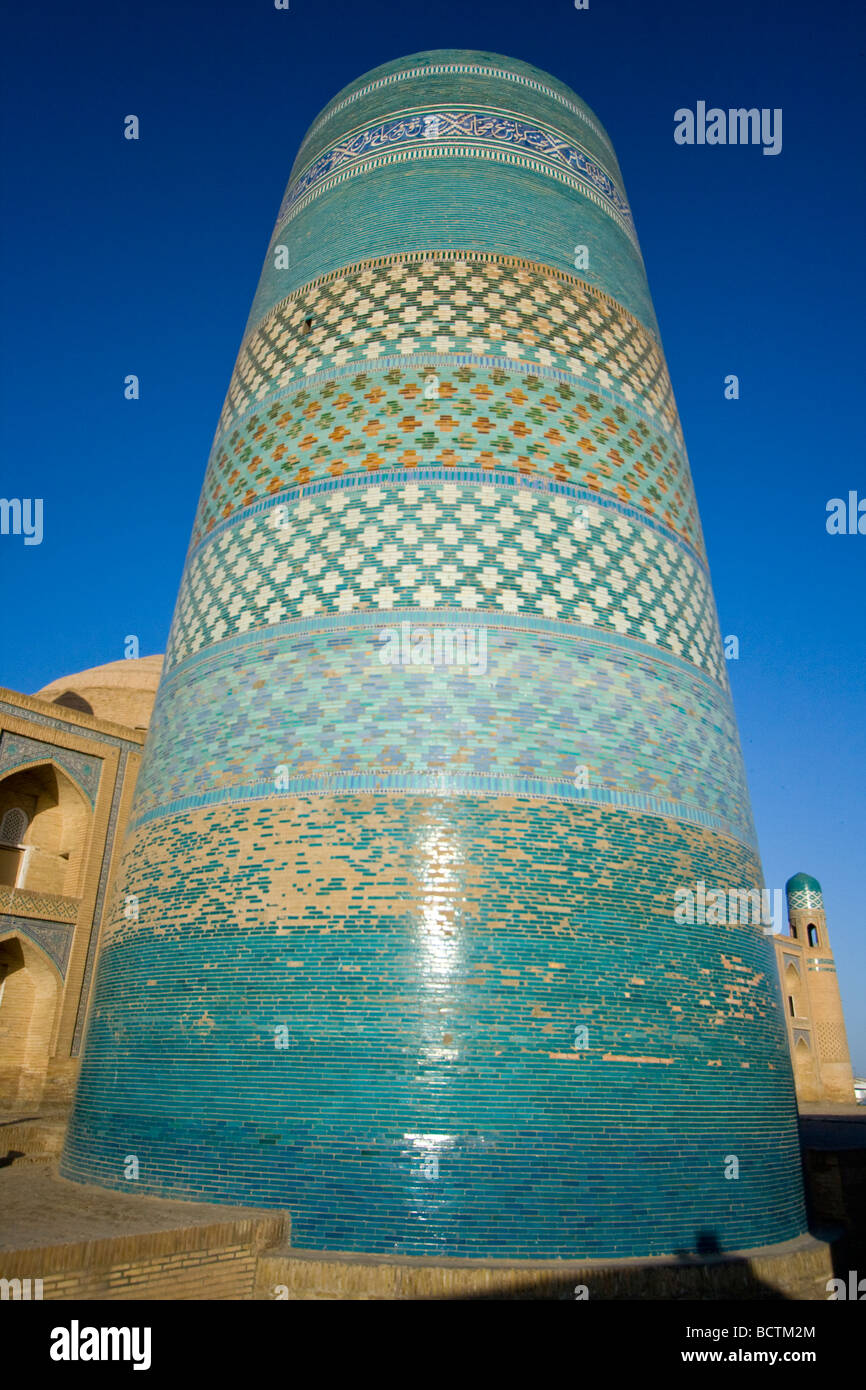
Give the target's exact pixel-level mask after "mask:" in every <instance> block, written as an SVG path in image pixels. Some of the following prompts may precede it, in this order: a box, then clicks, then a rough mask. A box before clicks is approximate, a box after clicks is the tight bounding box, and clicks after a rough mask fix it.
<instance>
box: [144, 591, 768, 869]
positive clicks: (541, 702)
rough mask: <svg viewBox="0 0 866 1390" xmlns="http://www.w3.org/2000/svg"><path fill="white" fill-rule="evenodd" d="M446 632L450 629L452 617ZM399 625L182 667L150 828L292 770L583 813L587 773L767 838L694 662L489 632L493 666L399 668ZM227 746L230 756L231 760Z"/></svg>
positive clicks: (722, 713)
mask: <svg viewBox="0 0 866 1390" xmlns="http://www.w3.org/2000/svg"><path fill="white" fill-rule="evenodd" d="M406 616H408V617H410V618H411V617H413V616H414V615H413V614H411V613H408V614H407V615H406ZM430 618H432V619H433V620H434V624H436V623H438V624H439V625H441V623H442V615H441V613H438V614H431V615H430ZM455 618H456V622H457V623H460V622H461V615H460V614H459V613H458V614H456V615H455ZM394 621H395V620H394V619H393V618H390V617H388V616H387V615H386V616H385V617H384V618H383V617H376V619H375V621H374V622H373V623H372V624H368V625H367V626H365V627H364V628H361V629H357V628H356V629H355V630H343V631H336V632H326V633H322V632H318V633H316V632H312V633H310V634H308V635H305V636H303V637H301V636H296V637H294V639H293V640H291V641H287V640H286V639H285V636H284V635H282V634H280V635H275V636H273V637H269V636H268V635H267V633H266V632H265V633H263V634H262V636H261V637H260V639H259V640H258V641H256V642H253V641H252V640H249V639H251V638H252V637H253V636H255V634H254V633H250V634H248V638H247V640H245V641H244V643H243V645H240V646H237V647H236V648H234V649H233V650H232V651H231V652H224V651H223V650H222V649H213V648H211V649H209V650H208V651H206V652H205V654H204V655H203V656H202V657H201V658H200V659H199V660H198V661H192V662H190V663H188V665H187V666H185V667H183V668H181V669H180V670H179V671H178V672H177V675H176V677H175V679H174V680H170V681H168V682H166V683H165V684H164V686H163V690H162V693H161V695H160V699H159V701H158V703H157V706H156V709H155V711H154V716H153V719H152V721H151V726H150V732H149V735H148V742H147V749H146V752H145V757H144V762H143V765H142V769H141V772H140V774H139V780H138V792H137V798H136V814H137V816H138V817H139V818H141V817H142V816H144V815H152V814H154V813H156V812H159V813H160V814H166V812H167V811H169V810H171V809H173V808H174V803H176V802H179V801H184V803H185V804H188V799H191V800H192V801H193V802H194V801H196V800H200V799H201V798H203V797H206V796H208V795H211V794H214V793H217V794H218V795H219V796H221V797H223V798H225V797H228V796H232V797H238V798H241V799H242V798H244V797H248V796H251V795H259V796H261V795H266V796H273V795H274V794H275V770H276V769H277V768H278V767H282V768H284V769H285V775H286V776H287V777H288V778H289V784H290V785H291V784H292V781H293V779H305V780H306V781H307V782H308V783H310V782H316V783H318V785H319V786H320V789H322V790H327V789H329V788H330V787H333V785H334V779H335V778H337V777H340V778H341V779H343V780H344V781H346V780H347V779H350V778H352V779H357V778H361V777H367V778H370V777H391V778H393V777H394V776H395V775H401V776H405V775H406V774H411V775H413V776H414V777H417V776H418V775H419V774H425V775H427V777H428V780H429V785H431V786H434V787H435V786H441V785H442V779H443V777H444V778H452V777H459V778H460V779H461V786H463V787H464V788H466V789H467V790H468V789H471V787H472V785H473V782H476V783H478V785H479V786H480V787H483V786H486V785H487V783H488V781H489V779H490V778H495V779H497V785H500V786H502V787H503V788H504V789H506V790H508V791H510V793H511V794H512V795H514V794H517V791H518V785H519V784H520V783H522V782H528V783H529V784H530V785H531V787H532V790H533V792H534V793H535V794H536V795H543V794H550V795H553V796H559V797H563V798H568V797H569V796H570V795H571V794H572V788H573V786H574V781H575V767H576V765H578V764H580V765H584V766H586V767H587V769H588V778H589V784H590V788H591V789H593V791H598V790H601V791H602V792H604V791H605V789H612V790H615V791H617V792H619V793H638V794H641V795H644V796H647V797H652V798H654V799H655V800H657V801H658V800H665V801H671V802H677V803H681V804H680V806H679V807H678V813H679V814H680V815H682V816H687V815H688V814H689V812H690V810H691V812H692V813H693V816H694V818H696V819H697V818H698V817H699V816H700V815H703V816H705V817H710V818H712V821H713V823H714V824H716V825H717V827H719V828H722V829H724V830H725V832H726V833H728V834H732V835H735V836H736V837H737V838H738V839H741V840H744V841H745V842H746V843H752V842H753V841H754V829H753V826H752V822H751V812H750V810H749V800H748V793H747V790H746V781H745V774H744V771H743V766H742V762H741V760H740V759H739V758H738V757H735V756H732V755H731V750H732V749H735V748H736V726H735V722H734V717H733V712H732V710H731V706H730V701H729V699H728V697H727V693H726V692H725V691H722V690H720V689H719V688H718V687H717V686H715V685H714V684H712V683H710V682H708V681H707V680H706V679H704V678H702V677H700V676H698V675H697V673H695V672H694V671H692V670H690V669H689V667H688V666H686V665H685V664H684V663H683V664H682V665H676V666H671V665H667V664H664V663H662V662H660V661H659V660H658V658H657V657H656V655H655V654H654V653H653V652H652V651H651V650H650V649H648V648H645V649H644V651H643V652H642V653H636V652H635V651H633V650H632V648H631V644H629V646H628V647H627V648H625V647H621V646H610V645H607V644H605V643H604V642H603V641H599V640H597V639H595V638H594V637H593V636H592V635H590V636H586V637H583V638H582V639H581V638H579V637H578V636H577V635H574V636H571V637H562V636H556V635H553V634H551V635H549V636H546V637H544V636H541V635H540V634H538V633H536V632H526V631H520V630H508V629H506V630H497V629H496V628H495V627H488V626H486V625H485V627H484V648H483V651H484V662H483V669H479V670H474V671H471V672H468V671H466V670H465V668H460V667H455V668H453V669H452V670H451V671H450V672H447V673H446V672H443V671H441V670H438V669H436V668H434V667H432V666H427V667H417V666H416V667H412V666H402V665H386V664H383V662H382V660H381V653H382V648H383V642H382V637H381V634H382V631H383V624H384V625H390V624H392V623H393V622H394ZM426 621H429V618H428V619H426ZM475 621H476V623H478V624H479V625H480V624H485V619H484V617H483V616H482V617H480V618H476V620H475ZM415 623H416V627H417V626H418V619H417V617H416V618H415ZM473 650H475V651H477V650H478V649H477V647H476V648H475V649H473ZM289 691H290V692H291V698H290V699H287V695H286V692H289ZM218 747H222V748H225V749H226V750H227V752H226V754H224V755H223V756H222V757H221V758H220V759H219V761H215V760H214V758H213V756H212V755H213V750H214V749H216V748H218ZM228 750H230V751H228ZM545 789H546V790H545Z"/></svg>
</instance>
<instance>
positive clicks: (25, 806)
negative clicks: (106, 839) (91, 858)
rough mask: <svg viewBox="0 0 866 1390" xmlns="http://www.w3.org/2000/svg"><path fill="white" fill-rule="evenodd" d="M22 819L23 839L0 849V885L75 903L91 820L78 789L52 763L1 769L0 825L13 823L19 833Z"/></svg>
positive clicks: (89, 809) (84, 795)
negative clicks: (2, 770) (70, 898)
mask: <svg viewBox="0 0 866 1390" xmlns="http://www.w3.org/2000/svg"><path fill="white" fill-rule="evenodd" d="M22 817H23V818H26V825H25V826H24V833H23V837H22V838H21V839H20V840H19V841H18V842H17V843H15V844H8V843H0V884H3V885H5V886H6V887H11V888H21V889H27V890H28V891H30V892H34V893H50V894H59V895H62V896H65V897H77V896H78V895H79V893H80V891H81V880H82V874H83V869H84V863H85V859H86V854H87V848H88V845H89V840H90V829H91V825H92V820H93V810H92V806H91V802H90V798H89V797H88V795H87V793H86V791H85V790H84V788H83V787H82V786H81V785H80V783H79V782H78V781H77V780H76V779H75V778H74V777H73V776H72V775H71V774H70V773H69V772H67V770H66V768H64V767H62V766H61V765H60V764H59V763H57V762H55V761H54V760H53V759H41V760H38V761H33V762H28V763H23V764H19V765H18V766H17V767H14V768H8V769H5V770H4V772H3V775H2V777H0V825H3V826H5V825H7V824H8V823H11V822H12V821H14V822H15V824H16V825H18V826H19V827H20V826H21V824H22ZM0 841H2V836H0Z"/></svg>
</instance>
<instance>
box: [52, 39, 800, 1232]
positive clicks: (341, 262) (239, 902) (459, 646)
mask: <svg viewBox="0 0 866 1390" xmlns="http://www.w3.org/2000/svg"><path fill="white" fill-rule="evenodd" d="M238 177H239V179H240V180H241V182H242V174H239V175H238ZM682 289H683V294H684V295H686V296H689V295H697V294H699V292H700V286H698V285H686V284H684V285H683V287H682ZM179 466H184V467H195V464H194V462H193V461H189V463H184V462H183V461H181V462H180V463H179ZM731 507H732V515H733V514H734V509H735V507H736V499H735V498H732V499H731ZM117 881H118V891H117V897H116V902H115V905H114V913H113V920H112V922H111V925H110V928H109V930H108V931H107V933H106V938H105V940H104V941H103V943H102V950H101V963H100V968H99V978H98V982H97V985H96V997H95V1002H94V1005H93V1008H92V1012H91V1019H90V1026H89V1033H88V1037H87V1043H86V1052H85V1056H84V1061H83V1067H82V1074H81V1081H80V1086H79V1090H78V1096H77V1101H76V1108H75V1111H74V1115H73V1119H72V1123H71V1126H70V1130H69V1135H68V1140H67V1147H66V1151H65V1157H64V1160H63V1165H62V1171H63V1172H64V1173H65V1174H66V1175H67V1176H68V1177H70V1178H74V1179H77V1180H79V1181H88V1182H97V1183H102V1184H104V1185H106V1186H108V1187H115V1188H121V1189H123V1190H124V1191H129V1190H130V1184H129V1182H128V1181H127V1180H126V1177H125V1165H126V1160H127V1157H128V1156H129V1155H133V1156H135V1157H136V1159H137V1175H138V1176H137V1186H136V1190H137V1191H138V1192H142V1193H151V1194H157V1195H171V1196H176V1197H180V1196H182V1197H187V1198H192V1199H196V1200H205V1201H217V1202H224V1203H237V1202H244V1203H248V1204H255V1205H266V1206H274V1207H279V1208H282V1209H285V1210H288V1211H289V1212H291V1214H292V1239H293V1242H294V1243H295V1244H296V1245H298V1246H300V1247H306V1248H309V1249H316V1250H337V1251H369V1252H373V1253H385V1254H391V1253H392V1252H394V1251H399V1252H402V1253H404V1254H407V1255H418V1256H428V1255H445V1256H479V1257H492V1256H502V1257H512V1258H515V1259H524V1258H554V1257H559V1256H567V1255H572V1256H573V1255H581V1256H602V1255H604V1256H619V1255H651V1254H669V1253H672V1252H675V1251H678V1250H683V1249H696V1248H698V1246H699V1245H700V1240H701V1237H700V1233H701V1232H706V1231H707V1230H711V1231H712V1232H713V1236H714V1239H715V1240H717V1241H718V1243H719V1245H720V1247H721V1248H723V1249H742V1248H744V1247H750V1246H757V1245H765V1244H771V1243H773V1242H777V1241H785V1240H788V1239H790V1238H792V1237H794V1236H796V1235H798V1234H799V1233H800V1232H801V1231H802V1230H803V1229H804V1223H805V1217H804V1211H803V1200H802V1191H801V1188H800V1185H799V1180H798V1177H797V1174H798V1172H799V1147H798V1140H797V1130H796V1106H795V1098H794V1090H793V1084H792V1080H791V1068H790V1063H789V1059H788V1053H787V1044H786V1037H785V1028H784V1023H783V1019H782V1011H781V1003H780V998H779V989H778V980H777V978H776V973H775V965H774V956H773V947H772V944H771V941H770V938H769V936H768V935H767V934H766V928H765V926H764V925H763V924H762V923H761V921H760V920H758V921H749V922H748V923H745V924H742V925H741V924H740V923H739V922H738V921H737V920H736V918H735V919H734V920H733V921H728V920H727V919H725V918H722V919H721V920H719V918H718V915H715V916H714V915H713V914H711V913H708V912H707V911H705V903H706V900H707V894H712V893H715V894H737V893H742V894H743V895H744V896H746V897H748V895H749V893H755V894H756V896H757V897H758V899H759V898H760V893H759V891H758V890H760V888H761V886H762V874H761V867H760V862H759V859H758V853H757V847H756V841H755V831H754V825H753V822H752V815H751V810H750V806H749V797H748V791H747V787H746V780H745V774H744V769H743V760H742V756H741V751H740V746H739V740H738V735H737V729H736V723H735V719H734V714H733V709H732V705H731V698H730V692H729V688H728V680H727V674H726V669H725V660H724V655H723V650H722V644H721V639H720V633H719V627H718V620H717V616H716V610H715V605H714V600H713V594H712V589H711V585H710V578H709V572H708V568H707V558H706V553H705V548H704V541H703V536H702V533H701V527H700V522H699V519H698V514H697V508H696V503H695V498H694V492H693V487H692V481H691V476H690V472H689V466H688V462H687V459H686V454H685V449H684V446H683V440H682V433H681V429H680V423H679V419H678V416H677V410H676V405H675V402H674V398H673V394H672V390H671V384H670V380H669V378H668V372H667V368H666V365H665V360H664V355H663V352H662V348H661V344H660V339H659V333H658V327H657V324H656V319H655V315H654V312H653V308H652V303H651V299H650V294H649V289H648V286H647V280H646V274H645V271H644V266H643V261H642V259H641V254H640V249H639V246H638V241H637V236H636V232H635V227H634V221H633V218H632V213H631V209H630V207H629V204H628V201H627V199H626V195H625V191H624V186H623V180H622V175H621V173H620V169H619V165H618V163H617V160H616V156H615V154H614V151H613V148H612V145H611V142H610V139H609V137H608V135H607V134H606V132H605V130H604V128H603V127H602V126H601V124H600V122H599V121H598V119H597V117H596V116H595V115H594V114H593V112H592V111H591V110H590V109H589V108H588V107H587V106H586V105H585V104H584V103H583V102H582V101H581V100H580V99H579V98H578V97H577V96H575V94H574V93H573V92H572V91H571V90H570V89H569V88H568V87H566V86H565V85H564V84H563V83H562V82H560V81H559V80H557V79H556V78H554V77H551V76H549V75H548V74H546V73H544V72H541V71H539V70H538V69H536V68H533V67H530V66H528V65H527V64H525V63H521V62H516V61H514V60H512V59H510V58H501V57H497V56H495V55H491V54H488V53H471V52H462V51H459V52H453V51H446V52H435V53H424V54H416V55H414V56H412V57H410V58H405V59H402V60H400V61H397V62H392V63H388V64H386V65H385V66H384V67H381V68H377V69H376V70H375V71H373V72H371V73H368V74H366V76H364V77H362V78H360V79H359V80H358V81H357V82H354V83H352V85H351V86H349V87H347V88H346V89H345V90H344V91H342V92H340V93H339V95H338V96H336V97H335V98H334V100H333V101H332V102H330V103H329V105H328V106H327V107H326V108H325V110H324V111H323V112H322V114H321V115H320V116H319V117H318V119H317V120H316V121H315V123H314V124H313V126H312V127H311V129H310V131H309V132H308V134H307V136H306V138H305V140H304V142H303V144H302V146H301V150H300V152H299V154H298V157H297V159H296V161H295V165H294V168H293V170H292V174H291V177H290V180H289V185H288V189H287V191H286V196H285V199H284V202H283V205H282V207H281V209H280V212H279V216H278V219H277V225H276V228H275V230H274V234H273V237H272V240H271V243H270V246H269V248H268V252H267V257H266V260H265V266H264V269H263V271H262V276H261V280H260V283H259V287H258V291H257V294H256V297H255V301H254V303H253V307H252V311H251V314H250V318H249V321H248V324H247V329H246V333H245V336H244V339H243V343H242V345H241V349H240V353H239V355H238V359H237V364H236V366H235V370H234V374H233V376H232V380H231V384H230V386H229V390H228V395H227V397H226V401H225V406H224V408H223V413H222V416H221V418H220V421H219V427H218V430H217V434H216V438H215V440H214V444H213V448H212V451H211V455H210V461H209V463H208V468H207V475H206V478H205V483H204V488H203V491H202V494H201V501H200V506H199V511H198V515H197V516H196V519H195V524H194V527H193V534H192V541H191V545H190V550H189V554H188V556H187V561H186V567H185V570H184V574H183V578H182V581H181V587H180V595H179V598H178V602H177V608H176V611H175V615H174V621H173V623H172V629H171V635H170V640H169V644H168V651H167V655H166V661H165V669H164V672H163V676H162V682H161V685H160V689H159V694H158V698H157V703H156V708H155V711H154V716H153V722H152V724H151V729H150V734H149V737H148V743H147V747H146V752H145V757H144V760H143V764H142V770H141V774H140V777H139V781H138V785H137V790H136V800H135V805H134V808H133V811H132V815H131V821H130V832H129V836H128V839H127V843H126V850H125V854H124V857H123V862H122V864H121V866H120V870H119V875H118V880H117ZM678 890H683V891H685V893H686V894H687V895H691V898H692V899H693V901H694V904H695V910H694V912H693V913H692V915H691V919H690V920H687V921H686V920H683V919H682V916H681V914H680V913H679V911H678V903H679V899H678V897H677V893H678ZM734 1160H736V1162H734Z"/></svg>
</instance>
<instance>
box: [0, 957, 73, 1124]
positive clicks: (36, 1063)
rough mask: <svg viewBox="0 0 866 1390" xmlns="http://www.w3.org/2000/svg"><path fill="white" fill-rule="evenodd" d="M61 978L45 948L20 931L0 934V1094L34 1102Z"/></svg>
mask: <svg viewBox="0 0 866 1390" xmlns="http://www.w3.org/2000/svg"><path fill="white" fill-rule="evenodd" d="M61 986H62V981H61V979H60V975H59V973H58V971H57V968H56V966H54V965H53V964H52V962H51V961H50V960H49V959H48V957H47V956H46V954H45V952H44V951H42V950H40V948H39V947H38V946H37V945H36V944H35V943H34V942H33V941H31V940H30V939H29V937H26V936H23V935H21V934H19V933H8V934H7V935H6V936H3V937H0V1096H2V1097H3V1105H4V1107H7V1108H12V1109H14V1108H16V1107H22V1106H30V1105H38V1104H39V1102H40V1100H41V1099H42V1092H43V1090H44V1087H45V1075H46V1072H47V1070H48V1062H49V1060H50V1058H51V1054H52V1050H53V1043H54V1032H55V1027H56V1023H57V1008H58V1004H59V1001H60V992H61Z"/></svg>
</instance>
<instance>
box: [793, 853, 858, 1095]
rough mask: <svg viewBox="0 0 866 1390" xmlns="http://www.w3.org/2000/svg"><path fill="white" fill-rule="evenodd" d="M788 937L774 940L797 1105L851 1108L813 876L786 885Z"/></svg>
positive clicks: (849, 1073)
mask: <svg viewBox="0 0 866 1390" xmlns="http://www.w3.org/2000/svg"><path fill="white" fill-rule="evenodd" d="M785 894H786V897H787V902H788V931H787V934H783V935H780V936H777V937H776V938H775V947H776V963H777V965H778V968H779V977H780V979H781V982H782V995H783V999H784V1003H785V1021H786V1024H787V1028H788V1045H789V1047H790V1049H791V1060H792V1062H793V1067H794V1081H795V1085H796V1090H797V1100H798V1102H800V1103H802V1104H807V1105H808V1104H815V1103H816V1102H818V1101H821V1102H822V1103H824V1104H828V1103H829V1104H830V1105H854V1104H855V1100H856V1098H855V1094H854V1072H853V1069H852V1066H851V1054H850V1052H849V1050H848V1035H847V1032H846V1030H845V1015H844V1013H843V1010H842V996H841V994H840V993H839V980H838V976H837V974H836V962H835V959H834V957H833V948H832V946H831V945H830V935H829V932H828V930H827V914H826V912H825V909H824V893H823V891H822V889H821V885H820V883H819V882H818V880H817V879H816V878H813V877H812V876H811V874H803V873H800V874H794V875H793V877H792V878H789V879H788V882H787V883H786V884H785Z"/></svg>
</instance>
